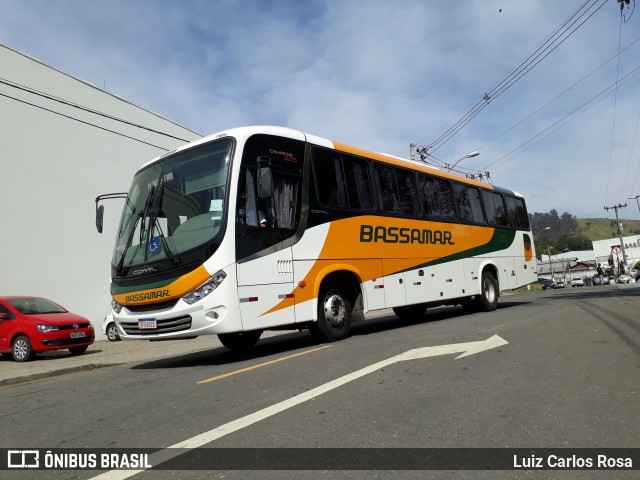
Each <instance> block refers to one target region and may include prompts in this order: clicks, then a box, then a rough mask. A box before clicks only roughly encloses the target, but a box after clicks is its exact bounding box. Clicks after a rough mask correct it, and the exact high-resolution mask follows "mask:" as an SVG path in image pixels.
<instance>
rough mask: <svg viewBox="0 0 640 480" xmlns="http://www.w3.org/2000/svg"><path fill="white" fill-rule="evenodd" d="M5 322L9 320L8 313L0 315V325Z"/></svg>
mask: <svg viewBox="0 0 640 480" xmlns="http://www.w3.org/2000/svg"><path fill="white" fill-rule="evenodd" d="M5 320H9V314H8V313H4V312H3V313H0V323H2V322H4V321H5Z"/></svg>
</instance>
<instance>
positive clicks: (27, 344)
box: [11, 335, 34, 362]
mask: <svg viewBox="0 0 640 480" xmlns="http://www.w3.org/2000/svg"><path fill="white" fill-rule="evenodd" d="M11 355H12V356H13V359H14V360H15V361H16V362H27V361H29V360H31V359H32V358H33V357H34V352H33V346H32V345H31V340H29V337H27V336H26V335H20V336H18V337H16V338H15V339H14V340H13V343H12V344H11Z"/></svg>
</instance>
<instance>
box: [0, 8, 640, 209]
mask: <svg viewBox="0 0 640 480" xmlns="http://www.w3.org/2000/svg"><path fill="white" fill-rule="evenodd" d="M578 7H579V5H578V4H573V3H572V2H555V1H544V0H522V1H518V2H505V1H504V0H500V1H497V0H476V1H473V2H458V3H452V2H424V1H418V0H415V1H409V0H407V1H403V2H388V1H382V0H380V1H367V2H363V1H357V0H346V1H338V0H335V1H334V0H327V1H320V0H316V1H313V2H297V1H275V0H274V1H266V0H265V1H257V0H256V1H231V0H229V1H207V2H205V1H202V2H200V1H186V2H168V1H160V2H156V1H148V0H147V1H137V2H125V1H122V0H120V1H108V2H107V1H93V2H84V1H80V0H61V1H58V2H47V1H43V0H29V1H22V0H5V1H4V2H3V15H2V16H1V17H0V32H1V33H0V42H2V43H4V44H6V45H8V46H10V47H12V48H15V49H17V50H19V51H22V52H24V53H27V54H29V55H32V56H35V57H36V58H39V59H40V60H42V61H44V62H46V63H48V64H50V65H52V66H54V67H56V68H58V69H60V70H63V71H65V72H67V73H69V74H71V75H74V76H77V77H79V78H81V79H83V80H86V81H89V82H91V83H94V84H96V85H97V86H99V87H103V86H104V87H106V89H107V90H108V91H110V92H113V93H115V94H117V95H119V96H122V97H124V98H126V99H128V100H130V101H131V102H133V103H136V104H138V105H141V106H143V107H145V108H147V109H149V110H151V111H154V112H156V113H159V114H161V115H163V116H165V117H167V118H169V119H172V120H174V121H176V122H178V123H180V124H183V125H185V126H187V127H189V128H192V129H194V130H196V131H200V132H202V133H210V132H212V131H216V130H219V129H224V128H227V127H230V126H237V125H242V124H261V123H269V124H282V125H287V126H291V127H294V128H300V129H302V130H306V131H309V132H310V133H315V134H318V135H324V136H327V137H329V138H332V139H335V140H339V141H343V142H345V143H350V144H354V145H357V146H360V147H363V148H369V149H372V150H376V151H385V152H387V153H391V154H395V155H401V156H408V150H409V143H411V142H414V143H416V142H421V143H428V142H430V141H433V140H434V139H435V138H436V137H437V134H438V133H437V132H436V129H438V128H439V127H440V126H441V125H443V123H445V122H447V121H448V120H449V119H452V118H455V119H457V118H459V115H460V113H461V112H464V111H465V110H466V109H467V108H468V107H469V105H471V104H472V103H473V102H476V101H478V100H479V99H480V98H481V97H482V95H483V94H484V92H486V91H488V90H489V89H491V88H492V87H493V86H495V85H496V84H497V83H498V82H499V81H500V80H501V79H502V78H504V77H505V75H507V74H508V73H509V72H510V71H511V70H512V69H513V68H514V67H516V65H518V64H519V62H520V61H521V60H522V59H524V58H525V57H526V55H528V54H529V52H531V51H532V50H533V49H534V48H536V47H537V46H538V45H539V44H540V43H541V42H542V41H543V40H544V39H545V38H546V37H547V36H548V35H549V34H550V33H551V32H553V31H554V30H555V29H556V28H558V27H559V26H560V25H561V24H562V22H563V21H564V20H565V19H566V18H568V17H569V15H570V14H571V13H573V12H574V11H575V10H577V8H578ZM500 9H502V11H500ZM619 15H620V13H619V9H618V8H617V5H616V4H615V3H611V2H609V3H608V4H606V5H605V6H604V7H603V8H602V9H600V11H598V12H597V13H595V14H594V15H593V17H592V18H590V19H589V20H587V21H586V22H585V24H584V25H583V26H582V27H580V28H579V29H578V30H577V31H576V33H575V34H573V35H572V36H571V37H570V38H568V39H567V40H566V41H565V42H564V43H563V44H562V45H561V46H559V47H558V48H557V49H556V50H555V51H553V52H551V53H550V54H549V55H548V57H546V58H545V59H543V60H541V62H540V64H539V65H537V66H536V67H535V68H533V69H532V70H531V71H530V72H528V73H527V74H526V75H525V76H524V77H523V78H522V79H521V80H519V81H518V82H517V83H516V84H515V85H513V86H512V87H511V88H509V89H508V90H507V91H505V92H504V93H503V94H502V95H501V96H500V97H498V98H496V99H494V100H493V101H492V102H491V103H490V104H489V105H488V106H487V107H486V108H485V109H484V110H483V111H482V112H481V113H480V114H479V115H478V116H477V117H476V118H474V119H473V121H471V122H470V123H469V124H468V125H467V127H466V128H464V129H463V130H462V131H461V132H460V133H459V134H458V135H456V136H454V137H453V138H452V139H451V140H450V141H449V142H447V143H446V144H445V145H444V146H443V147H442V148H441V149H439V150H438V151H437V152H436V155H437V156H438V158H441V159H443V160H444V161H448V162H453V161H455V160H457V159H458V158H460V157H461V156H463V155H464V154H465V153H467V152H469V151H471V150H475V149H477V148H478V147H480V146H482V145H485V144H486V143H487V142H488V141H489V140H491V139H493V138H494V137H496V136H498V135H499V134H500V133H502V132H504V131H505V130H507V129H509V128H511V127H513V126H514V125H515V124H516V123H517V122H519V121H521V120H522V119H523V118H525V117H526V116H527V115H529V114H530V113H531V112H533V111H535V110H536V109H538V108H539V107H540V106H542V105H543V104H544V103H546V102H547V101H549V100H550V99H552V98H554V97H555V96H556V95H558V94H559V93H560V92H562V91H563V90H565V89H566V88H568V87H569V86H570V85H572V84H573V83H575V82H576V81H578V80H580V79H581V78H583V77H584V76H585V75H587V74H588V73H589V72H591V71H592V70H594V69H595V68H596V67H598V66H599V65H601V64H602V63H603V62H604V61H605V60H607V59H608V58H610V57H611V56H613V55H615V54H616V52H617V51H618V39H619V38H621V44H622V45H623V46H624V45H626V44H628V43H630V42H631V41H633V40H634V39H635V36H636V32H638V30H639V29H638V28H637V24H638V22H639V21H640V17H639V16H638V15H637V14H636V15H634V16H632V17H631V18H630V20H629V21H628V22H627V23H622V24H621V23H620V16H619ZM620 35H622V36H621V37H620ZM639 65H640V55H639V54H638V49H637V48H631V49H629V50H628V51H625V52H623V54H621V56H620V58H619V66H618V64H617V62H616V61H614V62H611V63H609V64H608V65H607V66H605V67H603V68H602V69H601V70H600V71H599V72H597V73H595V74H594V75H592V76H591V77H589V78H588V79H586V80H585V81H584V82H582V83H580V84H579V85H578V86H576V87H575V88H573V89H572V90H571V91H569V92H567V93H566V94H565V95H563V96H561V97H560V98H558V99H557V100H555V101H554V102H552V104H550V105H549V106H548V107H546V108H544V109H543V110H541V111H540V112H538V113H536V114H535V115H533V116H532V117H531V118H529V119H527V120H526V121H524V122H523V123H522V124H521V125H518V126H517V127H514V128H513V129H512V130H510V131H509V132H508V133H506V134H505V135H502V136H500V137H499V138H497V139H496V140H495V141H493V142H491V143H489V144H488V145H486V146H484V147H483V148H482V149H481V155H480V156H479V157H476V158H474V159H468V160H465V161H463V162H462V163H461V166H465V167H468V168H478V169H479V168H482V167H483V166H485V165H489V164H491V163H492V162H494V161H495V160H497V159H499V158H500V157H502V156H504V155H505V154H507V153H508V152H510V151H511V150H512V149H514V148H516V147H518V146H519V145H521V144H523V143H525V142H526V141H527V140H530V139H531V138H533V137H534V136H535V135H536V134H538V133H540V132H542V131H543V130H544V129H546V128H548V127H549V126H550V125H552V124H553V123H554V122H557V121H558V120H560V119H561V118H563V117H564V116H566V115H568V114H569V113H570V112H571V111H572V110H574V109H575V108H577V107H578V106H579V105H581V104H582V103H584V102H586V101H587V100H589V99H590V98H592V97H593V96H594V95H596V94H597V93H598V92H599V91H601V90H602V89H604V88H605V87H607V86H608V85H610V84H611V83H613V82H614V81H615V78H616V71H617V69H618V68H619V72H620V73H619V74H620V75H624V74H625V73H626V72H629V71H630V70H631V69H633V68H635V67H637V66H639ZM639 89H640V87H639V85H638V79H637V78H634V79H632V80H631V81H629V83H627V84H626V85H625V86H624V87H621V88H620V89H619V91H618V92H617V96H616V112H615V129H614V131H613V137H612V127H613V122H614V115H613V105H614V96H613V95H609V96H608V97H606V98H605V99H604V100H602V101H601V102H600V103H598V104H597V105H595V106H593V107H592V108H591V109H589V110H587V111H586V112H584V113H582V114H581V115H579V116H578V117H576V118H575V119H573V120H572V121H571V122H568V123H566V124H565V125H564V126H563V127H562V128H560V129H558V130H556V131H554V132H553V133H550V134H547V135H545V136H542V138H541V139H539V140H537V143H534V142H532V144H529V145H528V147H527V148H526V149H520V150H517V151H516V152H514V154H512V155H509V156H508V157H507V158H505V159H504V160H503V161H501V162H500V163H499V165H497V168H495V170H494V171H491V174H492V177H493V179H494V181H495V183H497V184H500V185H503V186H506V187H512V188H514V189H517V190H519V191H521V192H522V193H524V194H526V195H527V196H528V198H529V208H530V210H531V211H548V210H550V209H552V208H555V209H556V210H558V211H560V212H564V211H569V212H571V213H574V214H578V215H584V216H587V215H594V216H595V215H603V214H604V213H603V208H602V207H603V206H604V205H603V202H616V203H617V202H620V201H624V200H625V199H626V197H627V196H630V195H632V194H637V193H640V192H637V191H632V189H633V188H634V187H635V189H636V190H639V189H640V181H636V179H635V175H636V174H637V164H638V161H639V158H638V153H637V152H638V150H639V149H638V143H640V140H639V141H637V142H636V148H635V153H633V152H632V151H631V146H632V143H633V138H634V131H635V125H636V118H637V113H638V109H639V108H640V105H639V104H638V101H637V98H640V96H639V95H638V93H640V92H639V91H638V90H639ZM612 138H613V142H612ZM612 144H613V148H612ZM610 158H611V161H610ZM630 158H631V161H629V159H630ZM627 172H628V173H627ZM621 175H623V176H627V177H628V178H622V177H621ZM607 178H610V182H609V184H608V185H607ZM594 185H597V190H598V192H597V193H593V192H592V190H593V189H594ZM624 215H626V216H628V217H631V218H637V217H638V213H637V212H636V211H635V210H633V209H631V208H630V209H628V210H626V211H625V212H624Z"/></svg>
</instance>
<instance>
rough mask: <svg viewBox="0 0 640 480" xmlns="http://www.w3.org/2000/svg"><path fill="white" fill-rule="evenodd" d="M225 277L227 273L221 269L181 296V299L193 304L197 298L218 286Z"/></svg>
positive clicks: (204, 295)
mask: <svg viewBox="0 0 640 480" xmlns="http://www.w3.org/2000/svg"><path fill="white" fill-rule="evenodd" d="M225 278H227V274H226V273H224V272H223V271H222V270H220V271H218V272H216V273H214V274H213V275H212V276H211V278H210V279H209V280H207V281H206V282H204V283H203V284H202V285H200V286H199V287H198V288H196V289H195V290H193V291H191V292H189V293H187V294H186V295H185V296H184V297H182V300H184V301H185V302H187V303H188V304H189V305H193V304H194V303H196V302H197V301H198V300H201V299H203V298H204V297H206V296H207V295H209V294H210V293H211V292H213V291H214V290H215V289H216V288H218V287H219V286H220V284H221V283H222V282H223V281H224V279H225Z"/></svg>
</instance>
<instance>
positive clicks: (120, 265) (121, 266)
mask: <svg viewBox="0 0 640 480" xmlns="http://www.w3.org/2000/svg"><path fill="white" fill-rule="evenodd" d="M141 218H142V213H139V214H138V216H137V217H136V221H135V223H134V224H133V227H131V233H130V234H129V238H128V239H127V243H126V244H125V246H124V250H123V251H122V255H121V256H120V261H119V262H118V267H117V268H116V274H117V275H118V276H119V277H122V276H124V271H123V269H124V259H125V257H126V256H127V251H128V250H129V247H130V246H131V242H132V241H133V234H134V233H135V232H136V226H137V225H138V222H139V221H140V219H141ZM141 228H142V227H141Z"/></svg>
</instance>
